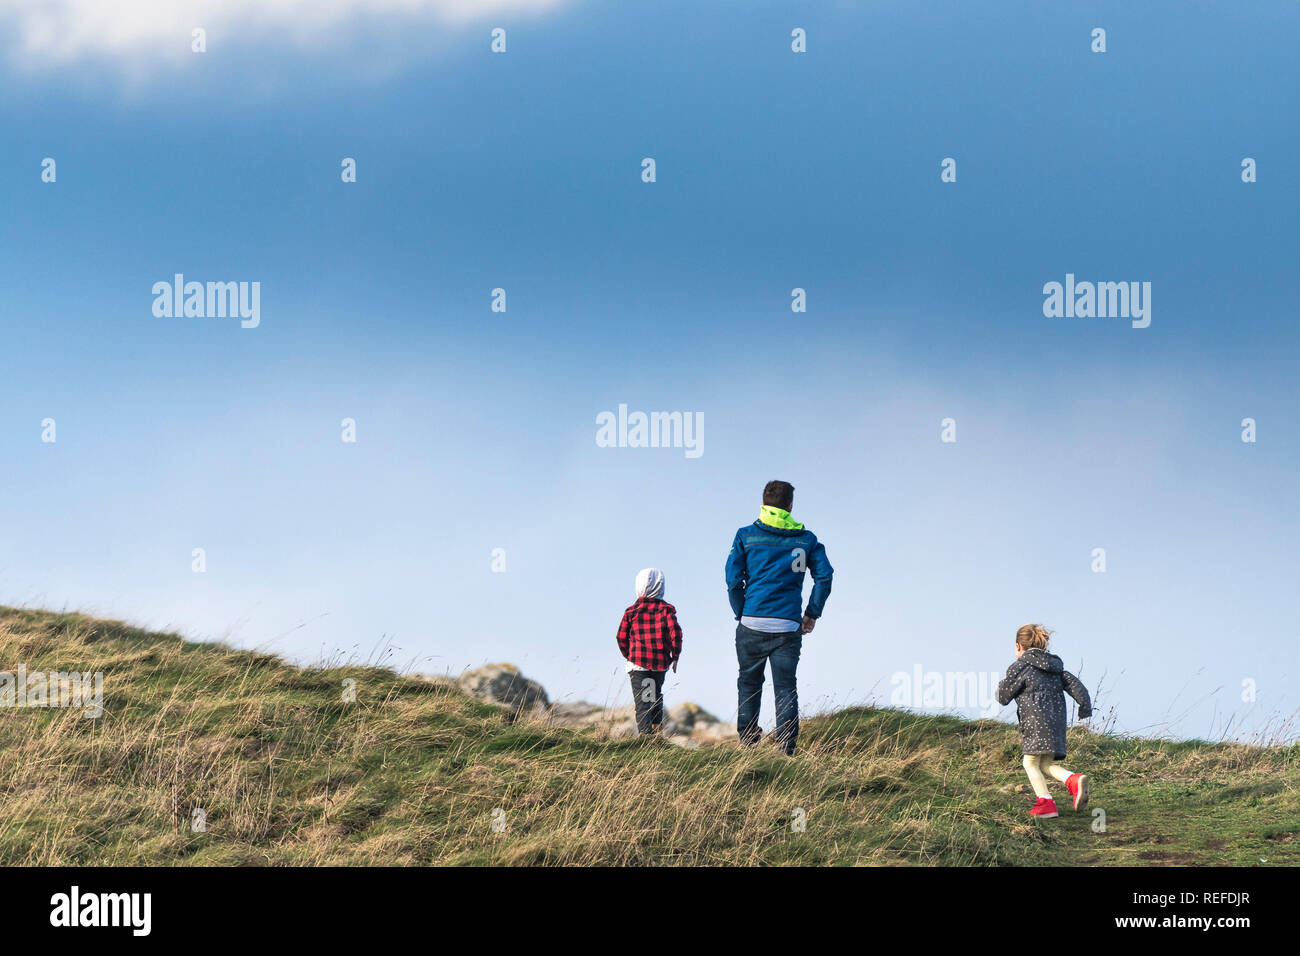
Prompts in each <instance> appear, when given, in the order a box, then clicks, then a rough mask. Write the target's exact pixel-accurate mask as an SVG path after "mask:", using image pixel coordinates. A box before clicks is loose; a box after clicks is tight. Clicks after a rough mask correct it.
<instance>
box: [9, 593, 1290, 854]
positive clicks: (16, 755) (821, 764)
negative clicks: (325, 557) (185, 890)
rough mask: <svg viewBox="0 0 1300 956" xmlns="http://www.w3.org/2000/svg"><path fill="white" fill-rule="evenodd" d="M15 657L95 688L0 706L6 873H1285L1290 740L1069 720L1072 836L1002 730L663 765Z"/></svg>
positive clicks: (225, 655) (64, 635)
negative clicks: (232, 868) (1081, 776)
mask: <svg viewBox="0 0 1300 956" xmlns="http://www.w3.org/2000/svg"><path fill="white" fill-rule="evenodd" d="M20 663H25V664H26V665H27V667H28V669H29V670H45V671H54V670H72V669H75V670H78V671H102V672H103V673H104V675H105V678H104V679H105V713H104V715H103V716H102V717H101V718H99V719H95V720H87V719H83V718H82V716H81V714H80V712H78V711H72V710H59V709H51V708H22V709H14V708H2V709H0V745H3V748H4V753H5V756H6V760H5V761H4V763H3V765H2V766H0V860H3V861H4V862H6V863H21V864H109V863H113V864H144V863H189V864H209V865H212V864H290V865H323V864H502V865H520V864H559V865H566V864H567V865H572V864H580V865H589V864H602V865H620V864H673V863H683V864H704V865H748V864H897V863H908V864H977V865H981V864H1033V863H1070V862H1076V863H1106V862H1117V863H1139V864H1142V863H1161V862H1199V863H1250V862H1257V861H1259V860H1268V861H1269V862H1270V863H1275V862H1288V861H1290V862H1300V839H1293V837H1294V835H1295V834H1297V833H1300V795H1298V787H1297V784H1298V782H1300V748H1297V747H1290V748H1259V747H1247V746H1242V745H1228V744H1203V743H1195V742H1192V743H1172V742H1168V741H1155V740H1136V739H1124V738H1117V737H1112V736H1108V735H1098V734H1088V733H1087V732H1086V731H1083V730H1081V729H1072V730H1071V731H1070V734H1071V755H1070V759H1069V761H1068V763H1070V764H1071V765H1074V766H1077V767H1078V768H1082V769H1086V770H1087V771H1088V772H1089V773H1091V774H1092V775H1093V779H1094V786H1095V792H1096V798H1095V804H1096V805H1097V806H1099V807H1101V808H1104V809H1105V810H1106V818H1107V829H1106V831H1105V832H1095V831H1094V830H1093V828H1092V826H1091V824H1092V823H1093V822H1094V819H1093V817H1091V816H1090V815H1087V814H1085V815H1074V814H1069V813H1065V814H1063V816H1062V817H1061V818H1060V819H1059V820H1056V821H1049V822H1046V823H1031V822H1030V821H1029V820H1028V818H1027V817H1026V816H1025V810H1026V809H1027V807H1028V805H1029V802H1030V800H1029V797H1028V795H1027V794H1025V793H1022V792H1019V791H1018V789H1017V788H1020V789H1021V790H1023V782H1024V781H1023V779H1022V776H1021V774H1020V769H1019V750H1018V737H1017V734H1016V731H1015V729H1014V728H1013V727H1010V726H1007V725H1005V724H1000V723H994V722H988V721H983V722H974V723H971V722H964V721H961V720H957V719H955V718H947V717H926V716H918V715H914V714H908V713H903V712H899V711H892V710H884V709H868V708H856V709H851V710H845V711H840V712H837V713H834V714H830V715H826V716H823V717H818V718H814V719H812V720H810V721H808V722H807V723H806V724H805V729H804V733H803V736H802V738H801V750H800V753H799V755H798V756H797V757H795V758H794V759H793V760H789V759H786V758H784V757H782V756H781V755H780V754H778V753H777V752H776V751H775V750H773V749H771V748H768V747H760V748H758V749H756V750H752V751H751V750H741V749H739V748H737V747H735V746H732V745H719V746H716V747H702V748H700V749H698V750H683V749H680V748H675V747H672V746H669V745H667V744H664V743H662V742H660V741H654V740H651V741H636V740H631V741H628V740H622V741H615V740H609V739H605V738H603V737H602V736H600V734H599V732H598V731H595V730H583V731H575V730H568V729H561V728H555V727H551V726H548V725H546V724H545V723H543V722H542V721H540V720H538V719H523V720H519V721H515V722H510V721H508V720H506V719H505V717H504V716H503V714H502V713H501V712H500V711H498V710H496V709H493V708H490V707H488V706H485V705H482V704H480V703H477V702H475V701H473V700H471V699H469V698H467V697H465V696H463V695H461V694H460V693H459V692H457V691H454V690H451V689H449V688H446V687H443V686H440V685H438V684H432V683H427V682H424V681H421V680H415V679H408V678H403V677H401V676H399V675H397V674H394V673H393V672H392V671H389V670H386V669H382V668H373V667H361V668H358V667H341V666H329V667H324V668H296V667H291V666H288V665H286V664H284V663H282V662H281V661H279V660H278V659H276V658H274V657H271V656H268V655H264V654H258V653H253V652H248V651H234V650H231V649H229V648H225V647H221V646H219V645H211V644H195V643H187V642H185V641H183V640H182V639H181V638H179V637H177V636H176V635H163V634H152V633H147V632H143V631H140V630H137V629H135V628H132V627H129V626H127V625H124V624H121V623H119V622H111V621H101V620H96V619H93V618H88V617H85V616H82V615H77V614H52V613H48V612H43V611H32V610H14V609H4V608H0V671H3V670H8V671H13V670H15V669H16V668H17V666H18V665H19V664H20ZM347 678H351V679H353V680H355V681H356V692H357V699H356V701H355V702H353V703H347V702H344V700H343V693H342V692H343V686H344V680H345V679H347ZM195 808H201V809H202V810H203V811H204V813H205V814H206V821H207V829H206V831H204V832H194V831H193V830H192V828H191V819H192V818H191V814H192V812H193V810H194V809H195ZM498 811H499V812H498ZM800 818H802V819H804V820H805V821H806V829H805V830H804V831H803V832H797V831H796V829H795V827H794V824H795V823H796V821H797V820H798V819H800ZM494 823H495V824H496V825H497V828H498V829H499V828H501V827H502V826H503V827H504V829H501V830H500V832H498V829H494ZM1293 848H1294V849H1293Z"/></svg>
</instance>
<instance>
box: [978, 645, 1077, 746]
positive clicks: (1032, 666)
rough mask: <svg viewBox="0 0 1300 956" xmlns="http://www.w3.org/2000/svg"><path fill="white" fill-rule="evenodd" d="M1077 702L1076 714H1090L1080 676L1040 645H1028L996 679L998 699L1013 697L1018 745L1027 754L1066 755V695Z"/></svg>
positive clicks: (1003, 699) (1003, 704) (1000, 701)
mask: <svg viewBox="0 0 1300 956" xmlns="http://www.w3.org/2000/svg"><path fill="white" fill-rule="evenodd" d="M1067 693H1068V694H1069V695H1070V696H1071V697H1073V698H1074V700H1075V702H1076V703H1078V705H1079V717H1080V718H1083V717H1091V716H1092V700H1091V698H1089V697H1088V689H1087V688H1086V687H1084V686H1083V684H1082V683H1081V682H1080V681H1079V678H1077V677H1075V676H1074V675H1073V674H1071V673H1070V672H1069V671H1067V670H1066V669H1065V666H1064V665H1063V664H1062V663H1061V659H1060V658H1059V657H1057V656H1056V655H1055V654H1049V653H1047V651H1045V650H1043V649H1042V648H1040V647H1031V648H1030V649H1029V650H1027V651H1025V653H1024V654H1022V655H1021V657H1020V659H1019V660H1017V661H1016V662H1015V663H1014V664H1012V665H1011V666H1010V667H1008V668H1007V676H1006V677H1004V678H1003V679H1002V680H1001V681H1000V682H999V683H998V693H997V697H998V703H999V704H1001V705H1002V706H1004V707H1005V706H1006V705H1007V704H1009V703H1011V702H1012V701H1013V700H1014V701H1015V702H1016V711H1017V712H1018V714H1019V716H1020V745H1021V747H1022V748H1023V749H1024V752H1025V753H1027V754H1052V755H1053V756H1055V757H1056V759H1058V760H1059V759H1061V758H1062V757H1064V756H1065V695H1066V694H1067Z"/></svg>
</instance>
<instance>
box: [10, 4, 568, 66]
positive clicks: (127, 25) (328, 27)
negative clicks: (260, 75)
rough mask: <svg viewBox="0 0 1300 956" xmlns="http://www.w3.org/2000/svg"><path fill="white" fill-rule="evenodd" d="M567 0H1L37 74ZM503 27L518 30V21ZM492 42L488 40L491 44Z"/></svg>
mask: <svg viewBox="0 0 1300 956" xmlns="http://www.w3.org/2000/svg"><path fill="white" fill-rule="evenodd" d="M565 2H566V0H0V43H3V44H4V45H5V47H6V53H7V55H8V56H9V57H10V58H12V59H13V60H16V61H17V62H18V63H20V64H22V65H23V66H26V67H28V68H31V69H40V68H42V67H49V68H57V67H60V66H67V65H71V64H76V63H80V62H85V61H110V62H115V63H116V64H117V65H119V66H121V67H123V68H125V69H126V70H127V71H129V72H132V73H139V72H147V71H149V70H150V69H152V68H155V67H157V66H161V65H164V64H166V63H167V62H169V61H177V60H180V59H182V58H184V57H186V56H190V55H192V54H191V52H190V37H191V31H192V30H193V29H194V28H195V27H202V28H204V29H205V30H206V31H207V39H208V49H209V51H214V50H215V48H216V46H217V44H218V43H220V44H227V45H229V46H243V45H246V44H252V43H274V44H278V45H292V46H294V47H298V48H307V49H310V48H312V47H313V46H317V45H322V44H328V43H333V42H337V41H339V40H346V38H347V35H348V33H349V31H351V30H353V29H357V28H364V29H365V30H366V31H368V32H369V33H374V32H375V31H376V30H381V29H383V30H391V31H393V32H395V33H398V32H404V31H407V30H410V29H413V28H416V27H418V26H419V25H421V24H425V25H428V26H430V27H437V26H444V27H445V26H447V25H456V24H467V23H470V22H472V21H481V20H484V19H486V18H491V17H493V16H497V17H502V16H506V15H509V14H514V13H542V12H545V11H548V10H551V9H554V8H556V7H559V6H561V5H562V4H563V3H565ZM492 25H493V26H498V25H499V26H506V27H509V23H508V22H502V23H499V24H497V23H494V24H492ZM484 42H485V43H486V42H487V41H486V38H485V40H484Z"/></svg>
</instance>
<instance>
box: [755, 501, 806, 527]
mask: <svg viewBox="0 0 1300 956" xmlns="http://www.w3.org/2000/svg"><path fill="white" fill-rule="evenodd" d="M758 520H759V521H761V522H763V524H766V525H771V526H772V527H773V528H785V529H787V530H789V531H802V530H803V525H802V524H801V523H800V522H798V521H795V520H794V519H793V518H791V517H790V512H788V511H784V510H782V509H781V508H773V507H772V506H771V505H763V506H762V507H761V508H759V509H758Z"/></svg>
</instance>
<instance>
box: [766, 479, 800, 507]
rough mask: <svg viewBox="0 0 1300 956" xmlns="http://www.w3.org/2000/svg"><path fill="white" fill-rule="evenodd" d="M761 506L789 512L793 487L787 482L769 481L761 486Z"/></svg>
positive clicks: (792, 498)
mask: <svg viewBox="0 0 1300 956" xmlns="http://www.w3.org/2000/svg"><path fill="white" fill-rule="evenodd" d="M763 504H765V505H771V506H772V507H773V508H780V509H781V510H782V511H789V510H790V508H791V507H792V506H793V505H794V485H792V484H790V482H788V481H769V482H768V483H767V484H766V485H764V486H763Z"/></svg>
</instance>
